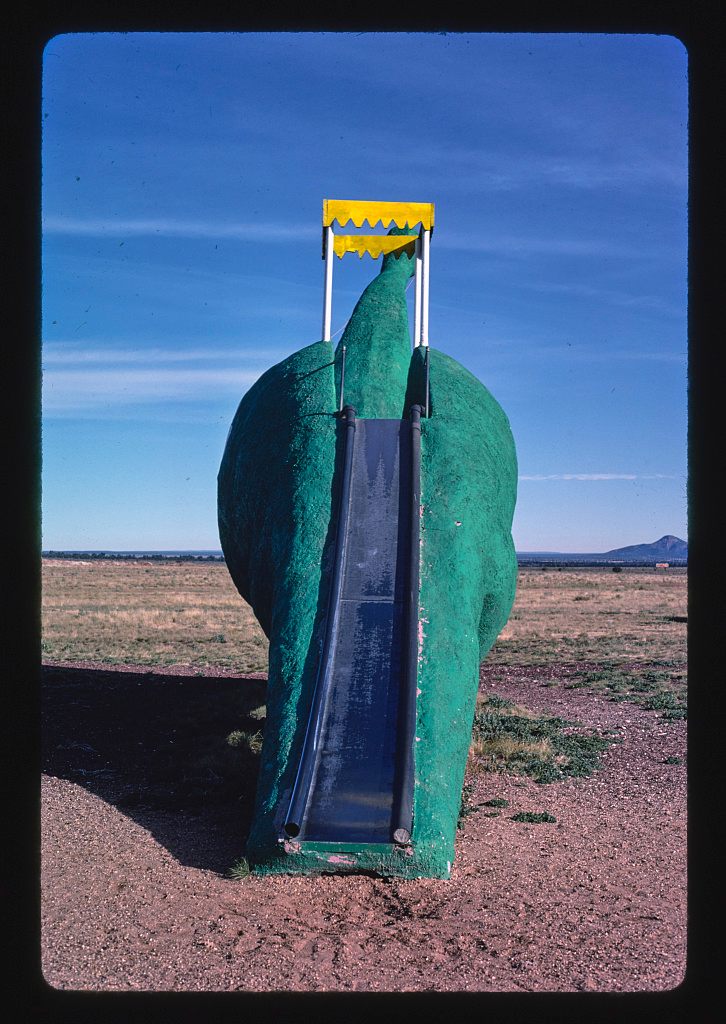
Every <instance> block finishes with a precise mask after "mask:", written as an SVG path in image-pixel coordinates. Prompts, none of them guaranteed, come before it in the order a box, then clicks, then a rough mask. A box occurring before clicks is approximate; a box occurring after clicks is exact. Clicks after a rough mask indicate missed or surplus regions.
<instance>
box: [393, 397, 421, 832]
mask: <svg viewBox="0 0 726 1024" xmlns="http://www.w3.org/2000/svg"><path fill="white" fill-rule="evenodd" d="M421 411H422V410H421V406H420V405H413V406H411V502H410V505H409V555H408V563H409V564H408V580H407V593H406V608H405V611H404V614H405V617H406V640H405V648H404V664H405V670H404V672H403V674H402V678H401V700H400V703H399V716H400V717H399V727H398V728H399V731H398V740H397V750H398V769H397V773H396V774H397V778H396V793H395V809H394V816H393V829H392V832H393V841H394V842H395V843H397V844H398V845H399V846H407V845H408V843H409V842H410V841H411V832H412V830H413V791H414V778H415V774H414V773H415V765H414V754H413V748H414V743H415V738H416V695H417V689H418V616H419V608H418V602H419V575H420V567H419V563H420V538H421V514H420V508H421Z"/></svg>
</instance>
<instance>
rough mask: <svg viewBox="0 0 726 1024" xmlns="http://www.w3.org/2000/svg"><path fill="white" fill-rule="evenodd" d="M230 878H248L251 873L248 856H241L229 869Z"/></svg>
mask: <svg viewBox="0 0 726 1024" xmlns="http://www.w3.org/2000/svg"><path fill="white" fill-rule="evenodd" d="M227 874H228V875H229V877H230V878H236V879H240V878H247V877H248V876H249V875H250V874H251V871H250V865H249V861H248V860H247V858H246V857H240V859H239V860H238V861H236V862H235V863H234V864H233V865H232V867H231V868H230V869H229V870H228V871H227Z"/></svg>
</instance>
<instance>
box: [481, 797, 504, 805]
mask: <svg viewBox="0 0 726 1024" xmlns="http://www.w3.org/2000/svg"><path fill="white" fill-rule="evenodd" d="M482 807H509V800H505V799H504V797H501V796H495V797H492V799H491V800H485V801H484V803H483V804H482Z"/></svg>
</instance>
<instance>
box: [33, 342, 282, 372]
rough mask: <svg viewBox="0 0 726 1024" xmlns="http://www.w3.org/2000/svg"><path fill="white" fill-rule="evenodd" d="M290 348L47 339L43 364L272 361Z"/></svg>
mask: <svg viewBox="0 0 726 1024" xmlns="http://www.w3.org/2000/svg"><path fill="white" fill-rule="evenodd" d="M286 355H289V353H288V352H286V351H283V350H282V349H264V348H260V349H245V348H238V349H235V348H214V349H207V348H189V349H185V348H175V349H169V348H158V347H149V348H143V347H141V346H135V347H123V348H114V347H111V346H103V345H97V346H94V345H88V344H81V343H79V342H77V341H51V342H44V343H43V368H44V369H45V368H46V367H47V368H50V367H53V366H68V365H72V366H83V365H87V364H89V363H92V364H110V365H113V364H118V363H121V364H128V363H140V364H144V365H148V364H162V363H194V362H199V363H204V364H206V366H207V367H209V364H210V363H214V362H227V361H230V360H231V361H233V362H234V361H236V362H239V360H240V359H244V360H245V361H246V362H255V363H256V362H261V363H266V364H268V365H271V364H272V363H275V362H279V361H280V360H281V359H284V357H285V356H286Z"/></svg>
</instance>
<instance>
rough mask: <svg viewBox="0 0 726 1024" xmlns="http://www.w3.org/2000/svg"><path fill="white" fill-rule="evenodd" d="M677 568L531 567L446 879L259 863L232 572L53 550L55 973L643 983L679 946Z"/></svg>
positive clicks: (47, 949) (680, 596) (415, 986)
mask: <svg viewBox="0 0 726 1024" xmlns="http://www.w3.org/2000/svg"><path fill="white" fill-rule="evenodd" d="M686 586H687V577H686V573H685V571H684V570H678V569H668V570H665V571H663V570H655V569H654V568H648V569H646V568H625V569H623V571H621V572H617V573H615V572H613V571H612V570H611V569H596V568H583V569H579V568H578V569H568V568H563V569H557V568H554V567H549V568H547V569H541V568H538V567H534V566H533V567H526V568H522V569H521V570H520V574H519V584H518V592H517V598H516V602H515V606H514V609H513V611H512V615H511V617H510V620H509V622H508V624H507V626H506V627H505V629H504V630H503V632H502V634H501V636H500V637H499V639H498V640H497V643H496V644H495V646H494V648H493V650H492V651H491V652H490V654H489V656H488V657H487V660H486V661H485V663H484V664H483V665H482V668H481V676H480V694H479V700H478V705H477V714H476V718H475V724H474V730H473V734H472V746H471V752H470V758H469V764H468V768H467V775H466V780H465V785H464V792H463V794H462V804H461V814H460V819H459V828H458V830H457V850H456V859H455V862H454V866H453V869H452V877H451V879H450V880H447V881H441V880H435V879H416V880H411V881H403V880H397V879H389V878H377V877H372V876H368V875H321V876H318V877H308V878H302V877H295V876H278V877H273V878H266V877H258V876H256V875H254V873H250V872H249V867H248V865H247V862H246V860H245V858H244V847H245V836H246V832H247V829H248V827H249V822H250V817H251V813H252V801H253V799H254V789H255V779H256V772H257V764H258V761H259V752H260V746H261V743H262V739H263V735H264V720H265V672H266V663H267V646H266V640H265V637H264V635H263V634H262V632H261V630H260V629H259V626H258V625H257V623H256V622H255V619H254V617H253V615H252V613H251V610H250V609H249V607H248V606H247V605H246V604H245V603H244V601H242V599H241V598H240V597H239V595H238V594H237V593H236V591H235V589H234V587H233V585H232V583H231V581H230V578H229V575H228V573H227V570H226V568H225V566H224V565H223V564H222V563H212V562H148V561H140V560H139V561H125V560H124V561H120V560H119V561H111V560H102V561H101V560H99V561H95V560H94V561H80V560H65V559H44V563H43V661H44V667H43V782H42V857H41V874H42V878H41V881H42V905H41V910H42V949H41V960H42V970H43V974H44V977H45V979H46V981H47V982H48V983H49V984H50V985H51V986H53V987H55V988H57V989H61V990H94V991H121V990H136V991H138V990H143V991H248V992H265V991H278V992H296V991H334V992H342V991H359V992H369V991H383V992H399V991H401V992H416V991H436V992H453V991H470V992H548V991H550V992H572V991H585V992H646V991H649V992H653V991H662V990H668V989H672V988H674V987H676V986H678V985H679V983H680V982H681V981H682V979H683V976H684V971H685V946H686V941H685V940H686V841H685V837H686V721H685V718H686V629H687V611H686Z"/></svg>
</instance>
